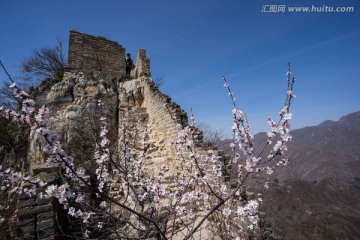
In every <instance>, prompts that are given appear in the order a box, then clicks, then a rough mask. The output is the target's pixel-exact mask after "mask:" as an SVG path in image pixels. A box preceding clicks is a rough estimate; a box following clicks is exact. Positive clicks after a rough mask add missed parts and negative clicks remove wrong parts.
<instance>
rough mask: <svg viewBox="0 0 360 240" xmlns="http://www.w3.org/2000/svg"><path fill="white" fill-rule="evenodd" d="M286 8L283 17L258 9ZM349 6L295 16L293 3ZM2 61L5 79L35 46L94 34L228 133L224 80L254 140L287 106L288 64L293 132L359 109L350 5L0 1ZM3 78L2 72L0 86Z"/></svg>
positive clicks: (247, 0)
mask: <svg viewBox="0 0 360 240" xmlns="http://www.w3.org/2000/svg"><path fill="white" fill-rule="evenodd" d="M264 5H276V6H278V5H285V6H286V11H285V12H284V13H281V12H278V13H270V12H261V9H262V7H263V6H264ZM312 5H314V6H318V7H322V6H332V7H338V6H340V7H354V12H352V13H324V12H323V13H294V12H289V11H288V9H287V8H288V7H292V6H301V7H306V6H310V7H311V6H312ZM0 22H1V29H0V31H1V37H0V59H1V60H2V61H3V62H4V63H5V64H6V66H7V68H8V70H9V71H10V73H11V74H12V75H13V76H15V77H17V76H20V73H19V72H18V69H17V65H19V62H20V59H21V58H23V57H25V56H29V55H30V54H31V52H32V51H33V50H34V49H39V48H41V47H44V46H53V45H55V43H56V40H57V39H61V40H64V43H65V46H66V49H67V45H68V36H69V30H70V29H75V30H77V31H80V32H85V33H88V34H91V35H95V36H97V35H102V36H105V37H106V38H108V39H110V40H114V41H117V42H119V43H120V44H121V45H123V46H124V47H125V48H126V50H127V52H130V53H131V54H132V55H134V56H136V53H137V50H138V49H139V48H144V49H146V50H147V55H148V57H149V58H150V59H151V70H152V77H153V79H157V78H163V81H164V85H163V87H162V91H163V92H164V93H165V94H167V95H169V96H171V97H172V99H173V101H175V102H177V103H178V104H180V105H181V106H182V108H183V109H184V110H185V111H187V112H190V108H192V109H193V111H194V112H195V114H196V116H197V121H198V122H206V123H207V124H209V125H210V126H211V127H213V128H215V129H224V130H225V131H226V133H228V134H230V133H231V130H230V129H231V125H232V115H231V110H232V106H231V101H230V99H229V97H228V96H227V92H226V91H225V89H224V87H223V82H222V79H221V77H222V75H225V76H226V77H227V79H228V81H229V82H230V84H231V86H232V89H233V91H234V94H235V97H236V99H237V101H238V106H239V107H240V109H242V110H243V111H245V113H246V114H247V115H248V117H249V119H250V123H251V127H252V129H253V133H257V132H259V131H267V130H268V126H267V123H266V118H267V116H268V115H270V116H273V117H276V116H277V113H278V111H279V110H280V109H281V107H282V104H283V102H284V99H285V92H286V89H285V88H286V81H285V73H286V70H287V64H288V62H291V65H292V72H293V73H294V74H295V77H296V78H297V80H298V81H297V83H296V87H295V91H294V92H295V94H296V95H297V98H296V99H295V101H294V102H293V110H292V111H293V114H294V120H293V121H292V126H293V128H294V129H296V128H301V127H304V126H309V125H316V124H319V123H321V122H322V121H324V120H326V119H331V120H337V119H338V118H339V117H341V116H343V115H346V114H348V113H351V112H354V111H359V110H360V94H359V90H360V57H359V55H360V44H359V43H360V2H359V1H358V0H344V1H340V0H326V1H324V0H313V1H306V0H302V1H300V0H291V1H290V0H286V1H285V0H282V1H278V0H256V1H254V0H201V1H200V0H197V1H195V0H192V1H190V0H182V1H180V0H133V1H128V0H127V1H124V0H118V1H109V0H103V1H91V0H72V1H67V0H62V1H48V0H46V1H45V0H37V1H35V0H34V1H25V0H23V1H19V0H0ZM5 79H6V77H5V75H4V73H3V72H1V73H0V80H1V81H4V80H5Z"/></svg>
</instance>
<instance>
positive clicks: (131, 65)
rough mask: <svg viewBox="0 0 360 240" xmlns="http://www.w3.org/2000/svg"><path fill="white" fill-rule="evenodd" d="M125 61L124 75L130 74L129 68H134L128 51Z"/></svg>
mask: <svg viewBox="0 0 360 240" xmlns="http://www.w3.org/2000/svg"><path fill="white" fill-rule="evenodd" d="M125 62H126V76H130V72H131V69H133V68H134V63H133V60H132V59H131V55H130V53H128V54H127V55H126V58H125Z"/></svg>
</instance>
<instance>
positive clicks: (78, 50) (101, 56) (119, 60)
mask: <svg viewBox="0 0 360 240" xmlns="http://www.w3.org/2000/svg"><path fill="white" fill-rule="evenodd" d="M68 68H69V69H70V70H78V71H83V72H95V71H100V72H102V73H103V74H107V75H112V76H115V77H119V78H120V77H122V76H124V75H125V48H123V47H122V46H121V45H119V44H118V43H117V42H114V41H111V40H108V39H106V38H105V37H101V36H98V37H95V36H91V35H88V34H85V33H81V32H77V31H74V30H71V31H70V39H69V56H68Z"/></svg>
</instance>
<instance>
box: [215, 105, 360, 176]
mask: <svg viewBox="0 0 360 240" xmlns="http://www.w3.org/2000/svg"><path fill="white" fill-rule="evenodd" d="M291 134H292V137H293V138H292V141H291V142H289V144H288V148H289V151H288V152H287V153H286V157H288V158H289V159H290V162H289V164H288V166H287V167H285V168H279V169H277V170H276V171H275V172H274V177H276V178H279V179H282V180H284V179H300V180H305V181H321V180H324V179H328V178H337V179H343V180H353V179H354V178H356V177H360V111H358V112H354V113H350V114H348V115H346V116H343V117H341V118H340V119H339V120H338V121H331V120H326V121H324V122H322V123H321V124H319V125H317V126H309V127H305V128H302V129H296V130H293V131H291ZM266 140H267V136H266V133H264V132H263V133H259V134H256V135H255V138H254V149H255V150H256V149H260V146H263V144H264V143H265V142H266ZM230 142H231V141H230V140H229V139H225V140H223V141H222V143H221V144H220V148H222V149H224V151H225V152H227V153H229V151H230V149H229V144H230ZM265 153H266V152H265ZM264 156H266V155H264Z"/></svg>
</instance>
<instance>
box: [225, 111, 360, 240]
mask: <svg viewBox="0 0 360 240" xmlns="http://www.w3.org/2000/svg"><path fill="white" fill-rule="evenodd" d="M292 136H293V139H292V141H291V142H290V143H289V144H288V147H289V151H288V152H287V157H288V158H289V159H290V162H289V164H288V166H286V167H285V168H284V167H282V168H279V169H277V170H276V171H275V172H274V174H273V175H271V178H272V179H273V182H272V184H271V185H270V189H269V190H268V191H266V192H265V193H264V195H263V199H264V201H263V204H261V211H262V212H263V213H264V214H262V217H261V219H262V222H261V226H262V228H261V232H262V238H260V239H273V240H274V239H286V240H287V239H290V240H312V239H314V240H322V239H326V240H332V239H336V240H337V239H338V240H344V239H349V240H350V239H351V240H353V239H360V229H359V226H360V112H355V113H351V114H349V115H346V116H344V117H341V118H340V119H339V121H330V120H327V121H324V122H323V123H321V124H319V125H317V126H312V127H305V128H302V129H297V130H293V131H292ZM266 140H267V136H266V133H259V134H257V135H255V140H254V145H255V149H258V147H259V146H262V145H263V144H264V143H265V142H266ZM230 142H231V141H230V140H224V141H222V144H223V145H224V151H226V152H228V150H229V148H228V146H229V144H230ZM265 154H266V152H265ZM265 156H266V155H265ZM265 177H267V176H265ZM264 181H265V179H264V177H254V178H253V179H251V184H250V186H251V188H254V189H256V188H262V186H263V182H264Z"/></svg>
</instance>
